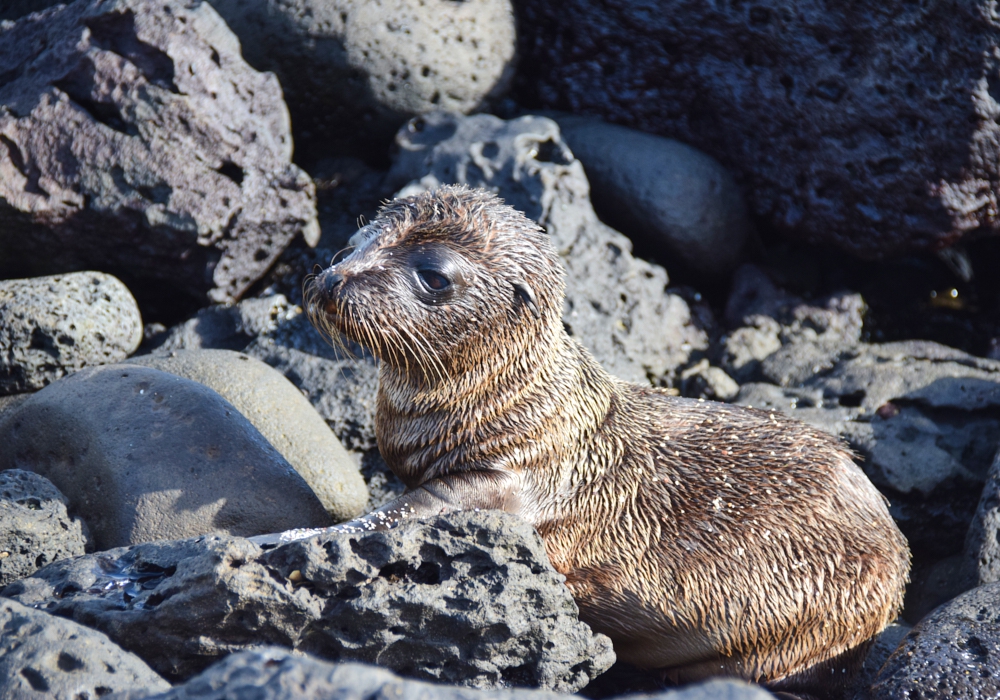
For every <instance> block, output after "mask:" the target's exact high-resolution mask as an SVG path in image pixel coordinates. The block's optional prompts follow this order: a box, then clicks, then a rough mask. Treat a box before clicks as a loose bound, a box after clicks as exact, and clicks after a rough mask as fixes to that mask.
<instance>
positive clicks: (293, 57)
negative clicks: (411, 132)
mask: <svg viewBox="0 0 1000 700" xmlns="http://www.w3.org/2000/svg"><path fill="white" fill-rule="evenodd" d="M212 4H213V6H214V7H215V8H216V9H217V10H218V11H219V14H220V15H222V17H223V18H224V19H225V20H226V22H227V23H228V24H229V26H230V27H232V29H233V31H234V32H235V33H236V34H237V35H238V36H239V38H240V42H241V43H242V45H243V52H244V56H246V59H247V61H248V62H249V63H250V64H251V65H253V66H254V67H255V68H257V69H258V70H269V71H274V72H275V73H276V74H277V76H278V78H279V79H280V80H281V86H282V88H283V89H284V91H285V95H286V97H287V99H288V104H289V107H290V109H291V112H292V123H293V124H294V125H295V131H296V140H297V141H299V142H300V143H301V144H307V145H308V148H316V147H317V145H319V146H322V147H324V150H326V151H328V152H337V153H352V154H354V155H364V156H367V155H369V154H367V153H365V152H364V148H365V147H367V148H369V149H378V150H384V149H385V148H386V147H387V146H388V144H389V143H390V142H391V141H392V134H393V132H394V131H395V130H396V129H397V128H399V126H400V124H402V123H403V122H404V121H405V120H406V119H408V118H409V117H411V116H413V115H415V114H422V113H424V112H428V111H431V110H434V109H447V110H452V111H455V112H462V113H468V112H471V111H473V110H476V109H478V108H480V107H482V106H483V105H484V103H486V102H487V101H488V100H491V99H494V98H496V97H498V96H500V95H501V94H503V93H504V92H505V91H506V89H507V88H508V87H509V85H510V82H511V79H512V78H513V74H514V53H515V44H516V37H515V32H514V12H513V9H512V8H511V4H510V0H464V1H463V2H458V3H456V2H453V1H452V0H381V1H380V2H366V1H364V0H360V1H359V0H334V1H333V2H322V1H320V0H292V1H289V2H280V3H279V2H266V1H263V0H258V1H257V2H244V1H242V0H215V2H213V3H212ZM304 67H305V68H304Z"/></svg>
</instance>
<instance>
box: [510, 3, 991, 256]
mask: <svg viewBox="0 0 1000 700" xmlns="http://www.w3.org/2000/svg"><path fill="white" fill-rule="evenodd" d="M516 6H517V9H518V13H519V17H518V28H519V39H520V51H521V63H520V65H521V66H522V71H521V72H522V74H521V75H520V76H519V81H518V82H519V85H521V86H523V88H524V93H523V94H522V96H521V97H522V99H525V100H527V101H530V102H531V103H533V104H537V105H539V106H545V107H548V108H552V109H566V110H569V111H573V112H575V113H584V114H591V115H595V116H601V117H603V118H604V119H606V120H608V121H611V122H616V123H619V124H623V125H626V126H631V127H633V128H637V129H639V130H641V131H647V132H650V133H654V134H660V135H662V136H669V137H672V138H676V139H679V140H681V141H683V142H685V143H688V144H690V145H692V146H694V147H696V148H700V149H702V150H703V151H705V152H706V153H708V154H709V155H712V156H714V157H715V158H717V159H719V160H720V161H721V162H722V163H723V164H724V165H726V166H727V167H730V168H732V169H733V171H734V173H735V174H736V175H737V179H738V180H739V181H740V182H741V183H742V184H743V186H744V187H745V188H746V191H747V192H748V200H749V203H750V205H751V207H752V209H753V212H754V213H755V214H756V215H757V216H759V217H761V218H762V219H763V220H764V221H765V222H766V223H767V225H768V226H769V227H770V228H772V229H777V230H779V231H781V232H783V233H785V234H786V235H788V236H790V237H794V238H796V239H799V240H803V241H808V242H810V243H821V242H822V243H828V244H834V245H837V246H840V247H841V248H843V249H846V250H849V251H852V252H855V253H858V254H861V255H864V256H879V255H887V254H892V253H898V252H901V251H904V250H908V249H914V248H940V247H944V246H946V245H949V244H951V243H954V242H955V241H957V240H959V239H960V238H962V236H963V235H965V234H966V233H969V232H976V233H977V234H980V235H981V233H980V232H981V230H982V229H985V230H988V231H991V232H996V231H997V229H998V225H1000V217H998V216H997V211H998V196H1000V189H998V187H997V185H996V183H997V181H998V179H1000V157H998V153H1000V125H998V124H997V119H996V117H997V116H998V115H1000V103H998V100H1000V64H998V61H997V52H998V50H1000V21H998V19H997V16H996V15H995V13H994V11H993V7H994V6H993V3H992V1H991V0H976V1H975V2H967V3H961V4H959V5H953V4H949V3H938V2H926V3H924V2H921V3H914V2H910V0H884V1H883V2H879V3H866V4H863V5H856V6H851V7H850V8H845V7H844V6H842V5H836V6H834V5H831V4H828V3H826V2H824V1H823V0H803V1H802V2H797V3H795V4H794V5H792V4H789V3H786V2H782V1H781V0H755V2H752V3H750V2H747V3H743V2H737V3H726V4H718V3H699V2H667V3H646V2H634V3H630V2H616V3H607V2H604V1H603V0H571V1H570V2H563V0H541V1H538V0H520V1H519V2H517V3H516Z"/></svg>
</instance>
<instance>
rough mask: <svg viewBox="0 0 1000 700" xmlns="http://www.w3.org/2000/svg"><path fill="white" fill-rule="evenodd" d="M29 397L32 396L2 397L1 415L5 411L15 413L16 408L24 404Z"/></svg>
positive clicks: (13, 395)
mask: <svg viewBox="0 0 1000 700" xmlns="http://www.w3.org/2000/svg"><path fill="white" fill-rule="evenodd" d="M29 396H31V394H11V395H9V396H0V414H2V413H4V412H5V411H13V410H14V409H15V408H17V407H18V406H20V405H21V404H22V403H24V401H25V400H26V399H27V398H28V397H29Z"/></svg>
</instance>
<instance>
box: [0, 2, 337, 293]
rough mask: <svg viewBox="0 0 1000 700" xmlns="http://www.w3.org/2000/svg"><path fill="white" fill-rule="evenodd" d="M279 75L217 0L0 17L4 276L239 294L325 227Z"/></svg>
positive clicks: (89, 6)
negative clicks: (76, 277) (68, 276)
mask: <svg viewBox="0 0 1000 700" xmlns="http://www.w3.org/2000/svg"><path fill="white" fill-rule="evenodd" d="M291 155H292V142H291V133H290V126H289V119H288V111H287V109H286V107H285V105H284V102H283V101H282V97H281V88H280V86H279V85H278V81H277V79H276V78H275V77H274V76H273V75H270V74H265V73H258V72H256V71H255V70H253V69H252V68H250V66H248V65H247V64H246V63H245V62H244V61H243V59H242V57H241V55H240V46H239V42H238V41H237V39H236V37H235V36H234V35H233V34H232V32H230V31H229V29H228V28H227V27H226V25H225V23H224V22H223V21H222V20H221V19H220V18H219V16H218V15H217V14H216V13H215V11H214V10H213V9H212V8H211V7H210V6H209V5H208V4H207V3H201V2H191V3H182V2H177V1H175V0H169V1H167V2H165V3H164V2H157V3H153V2H150V1H148V0H93V1H92V2H78V3H73V4H71V5H68V6H59V7H54V8H51V9H49V10H46V11H44V12H41V13H37V14H33V15H29V16H27V17H24V18H22V19H20V20H19V21H17V22H14V23H9V22H8V23H3V24H0V276H8V277H13V276H33V275H35V274H39V273H42V272H63V271H67V270H74V269H96V270H103V271H110V272H114V273H116V274H117V275H118V276H119V277H121V278H122V279H123V280H124V281H125V282H126V283H127V284H129V286H130V287H132V288H135V287H134V283H138V284H144V283H149V281H150V279H151V278H152V279H155V280H158V281H159V282H160V283H161V284H167V285H169V286H171V287H174V288H177V289H181V290H184V291H185V292H188V293H191V294H194V295H196V296H205V297H207V298H208V299H210V300H212V301H231V300H233V299H237V298H239V296H240V295H241V294H242V293H243V292H244V291H245V290H246V288H247V287H248V286H249V285H250V284H252V283H253V282H254V281H255V280H257V279H258V278H259V277H260V276H261V275H263V274H264V272H265V271H266V270H267V268H268V267H269V266H270V265H271V263H272V262H273V261H274V259H275V258H276V257H277V256H278V255H279V254H280V253H281V251H282V250H283V249H284V248H285V246H287V245H288V243H289V242H290V241H291V240H292V239H293V238H294V237H296V236H299V235H301V236H303V237H304V238H305V239H306V241H307V242H309V243H310V244H315V243H316V241H317V240H318V238H319V228H318V225H317V223H316V206H315V195H314V188H313V184H312V181H311V180H310V179H309V177H308V176H307V175H306V174H305V173H304V172H302V171H301V170H299V169H298V168H297V167H295V166H294V165H292V164H291Z"/></svg>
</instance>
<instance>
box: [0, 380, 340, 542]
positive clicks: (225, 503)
mask: <svg viewBox="0 0 1000 700" xmlns="http://www.w3.org/2000/svg"><path fill="white" fill-rule="evenodd" d="M0 444H3V445H4V449H3V450H0V470H3V469H12V468H18V469H25V470H28V471H34V472H37V473H39V474H42V475H43V476H45V477H46V478H48V479H50V480H51V481H52V482H53V483H54V484H55V485H56V486H57V487H58V488H59V490H60V491H62V492H63V493H64V494H66V495H67V497H68V498H69V499H70V512H71V513H72V514H74V515H79V516H80V517H81V518H82V519H83V520H84V521H85V522H86V523H87V525H89V527H90V530H91V533H92V534H93V537H94V540H95V545H96V547H97V549H98V550H102V549H108V548H111V547H119V546H123V545H127V544H134V543H138V542H148V541H151V540H163V539H176V538H178V537H191V536H194V535H199V534H202V533H206V532H225V533H230V534H234V535H256V534H262V533H267V532H274V531H277V530H283V529H287V528H295V527H306V526H324V525H327V524H329V523H330V518H329V516H328V515H327V514H326V511H325V510H324V509H323V506H322V504H321V503H320V502H319V500H318V499H317V498H316V496H315V494H313V492H312V490H310V488H309V486H308V485H307V484H306V483H305V481H304V480H303V479H302V477H300V476H299V475H298V474H297V473H296V472H295V470H294V469H293V468H292V466H291V465H290V464H288V462H287V461H285V459H284V458H282V456H281V455H280V454H279V453H278V452H277V450H275V448H274V447H272V446H271V444H270V443H269V442H268V441H267V440H266V439H265V438H264V437H263V436H262V435H261V434H260V433H259V432H258V431H257V429H256V428H254V427H253V425H252V424H251V423H250V422H249V421H248V420H247V419H246V418H244V417H243V416H242V415H241V414H240V412H239V411H238V410H236V408H234V407H233V405H232V404H230V403H229V402H228V401H226V400H225V399H223V398H222V397H221V396H219V395H218V394H217V393H215V392H214V391H212V390H211V389H209V388H208V387H205V386H204V385H202V384H199V383H197V382H193V381H191V380H188V379H183V378H181V377H177V376H175V375H172V374H167V373H166V372H161V371H159V370H155V369H151V368H148V367H141V366H137V365H106V366H104V367H96V368H88V369H84V370H81V371H79V372H77V373H76V374H73V375H71V376H69V377H66V378H65V379H61V380H59V381H58V382H55V383H53V384H50V385H49V386H47V387H46V388H45V389H42V390H41V391H39V392H37V393H36V394H33V395H32V396H31V397H30V398H29V399H27V400H25V401H24V403H22V404H21V405H20V406H19V407H18V408H17V409H16V410H15V411H12V412H5V413H4V414H3V415H2V416H0Z"/></svg>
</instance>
